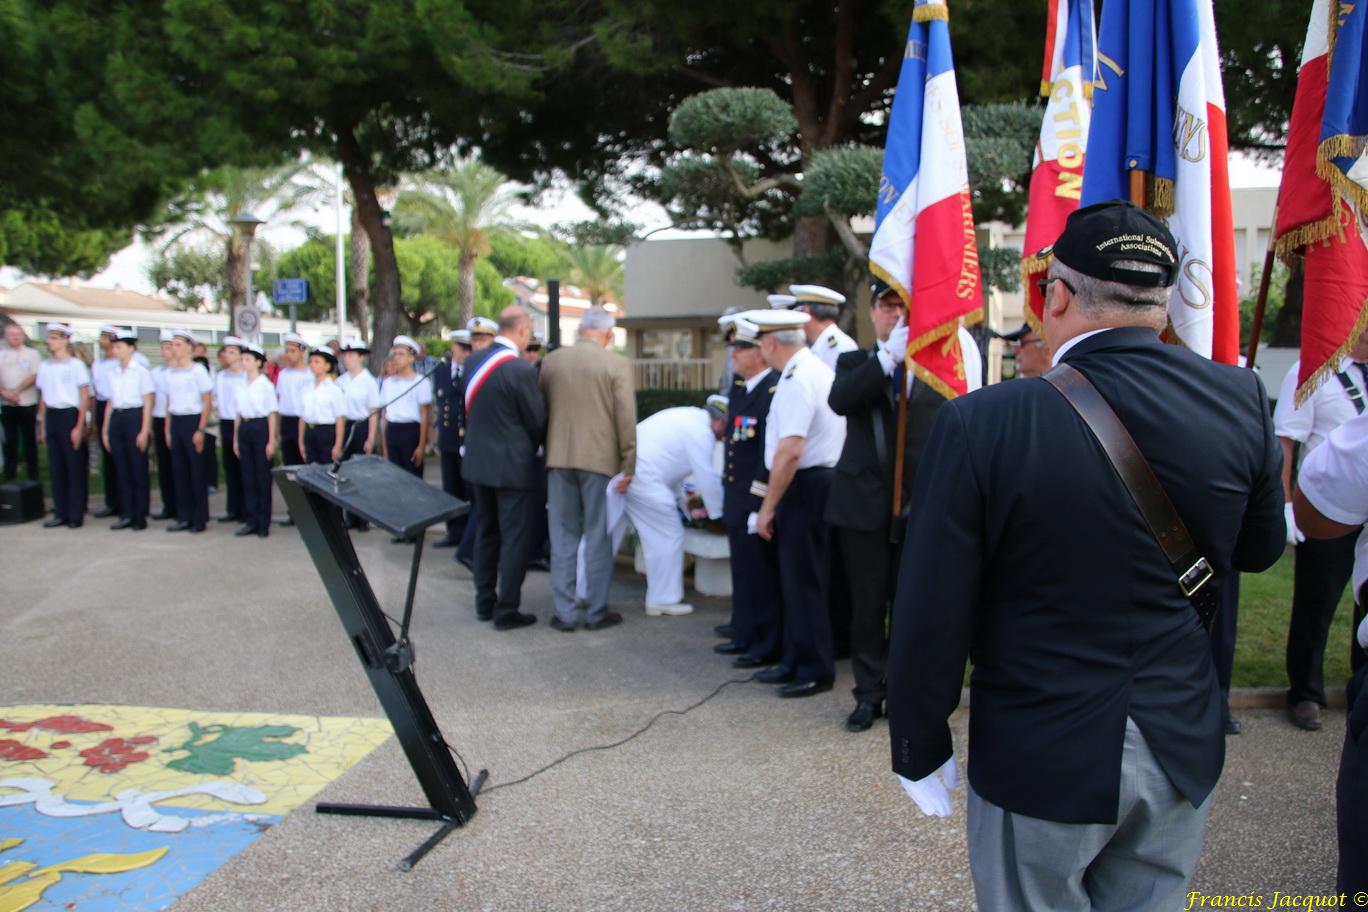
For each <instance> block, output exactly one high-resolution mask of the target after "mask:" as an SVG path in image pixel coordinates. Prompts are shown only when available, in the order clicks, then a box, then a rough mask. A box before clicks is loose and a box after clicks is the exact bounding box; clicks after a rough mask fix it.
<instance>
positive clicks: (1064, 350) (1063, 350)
mask: <svg viewBox="0 0 1368 912" xmlns="http://www.w3.org/2000/svg"><path fill="white" fill-rule="evenodd" d="M1117 328H1118V327H1115V326H1104V327H1102V328H1101V329H1094V330H1093V331H1092V332H1085V333H1079V334H1078V335H1076V336H1074V337H1073V338H1072V339H1070V340H1069V341H1068V342H1065V343H1064V344H1063V345H1061V346H1059V350H1058V351H1056V352H1055V353H1054V358H1053V360H1051V361H1050V366H1051V367H1054V366H1055V365H1056V364H1058V363H1059V362H1060V361H1062V360H1064V356H1065V355H1066V354H1068V351H1069V349H1071V348H1073V347H1074V346H1075V345H1077V344H1078V343H1079V342H1082V341H1083V340H1084V339H1087V338H1089V337H1091V336H1095V335H1097V334H1098V333H1104V332H1106V331H1107V330H1109V329H1117Z"/></svg>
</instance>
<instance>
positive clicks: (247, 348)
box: [242, 342, 266, 364]
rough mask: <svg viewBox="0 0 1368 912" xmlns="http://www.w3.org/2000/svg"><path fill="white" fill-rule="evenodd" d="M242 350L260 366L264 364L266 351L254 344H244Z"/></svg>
mask: <svg viewBox="0 0 1368 912" xmlns="http://www.w3.org/2000/svg"><path fill="white" fill-rule="evenodd" d="M242 350H243V351H244V352H246V353H247V354H249V355H254V356H255V357H256V359H257V360H258V361H260V362H261V363H262V364H265V363H266V350H265V349H264V348H262V347H261V346H260V345H257V344H256V343H255V342H244V343H243V345H242Z"/></svg>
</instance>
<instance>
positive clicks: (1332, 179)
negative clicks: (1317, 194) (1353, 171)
mask: <svg viewBox="0 0 1368 912" xmlns="http://www.w3.org/2000/svg"><path fill="white" fill-rule="evenodd" d="M1365 149H1368V136H1353V135H1351V134H1349V133H1341V134H1340V135H1338V136H1332V137H1330V138H1329V139H1326V140H1323V141H1322V142H1321V144H1320V145H1319V146H1318V147H1317V148H1316V175H1317V176H1318V177H1320V178H1321V179H1322V180H1324V181H1325V182H1327V183H1328V184H1330V186H1331V187H1333V188H1334V189H1335V191H1336V193H1337V194H1338V195H1340V196H1343V197H1344V198H1346V199H1348V200H1349V201H1350V202H1351V203H1353V204H1354V205H1355V206H1356V207H1357V208H1358V210H1359V212H1368V188H1365V187H1364V186H1363V185H1362V184H1360V183H1359V182H1358V181H1356V180H1353V179H1352V178H1350V177H1349V175H1347V174H1345V173H1344V172H1343V171H1341V170H1340V169H1339V166H1338V165H1336V164H1335V162H1334V160H1335V159H1337V158H1355V159H1357V158H1362V157H1363V153H1364V150H1365ZM1331 221H1334V219H1332V220H1331Z"/></svg>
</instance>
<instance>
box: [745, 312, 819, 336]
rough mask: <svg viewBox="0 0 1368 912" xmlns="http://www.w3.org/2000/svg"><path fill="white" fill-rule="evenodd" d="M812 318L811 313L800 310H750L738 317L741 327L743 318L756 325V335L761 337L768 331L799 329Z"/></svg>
mask: <svg viewBox="0 0 1368 912" xmlns="http://www.w3.org/2000/svg"><path fill="white" fill-rule="evenodd" d="M811 319H812V317H811V315H809V314H805V313H803V312H802V311H799V310H773V309H771V310H748V311H746V312H745V313H743V314H741V316H740V317H739V318H738V320H737V325H738V327H739V326H740V323H741V321H742V320H744V321H745V322H747V323H750V324H751V325H752V326H754V327H755V335H756V336H757V337H759V336H762V335H764V334H765V333H767V332H779V331H780V330H785V329H797V328H798V327H800V326H802V325H803V324H804V323H807V322H808V321H810V320H811ZM739 334H740V333H739V329H738V335H739Z"/></svg>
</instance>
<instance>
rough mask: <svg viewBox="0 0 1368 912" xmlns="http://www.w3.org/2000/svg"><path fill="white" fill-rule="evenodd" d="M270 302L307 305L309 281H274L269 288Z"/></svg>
mask: <svg viewBox="0 0 1368 912" xmlns="http://www.w3.org/2000/svg"><path fill="white" fill-rule="evenodd" d="M271 300H272V301H275V302H276V303H277V304H307V303H309V280H308V279H276V280H275V283H274V284H273V285H272V286H271Z"/></svg>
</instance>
